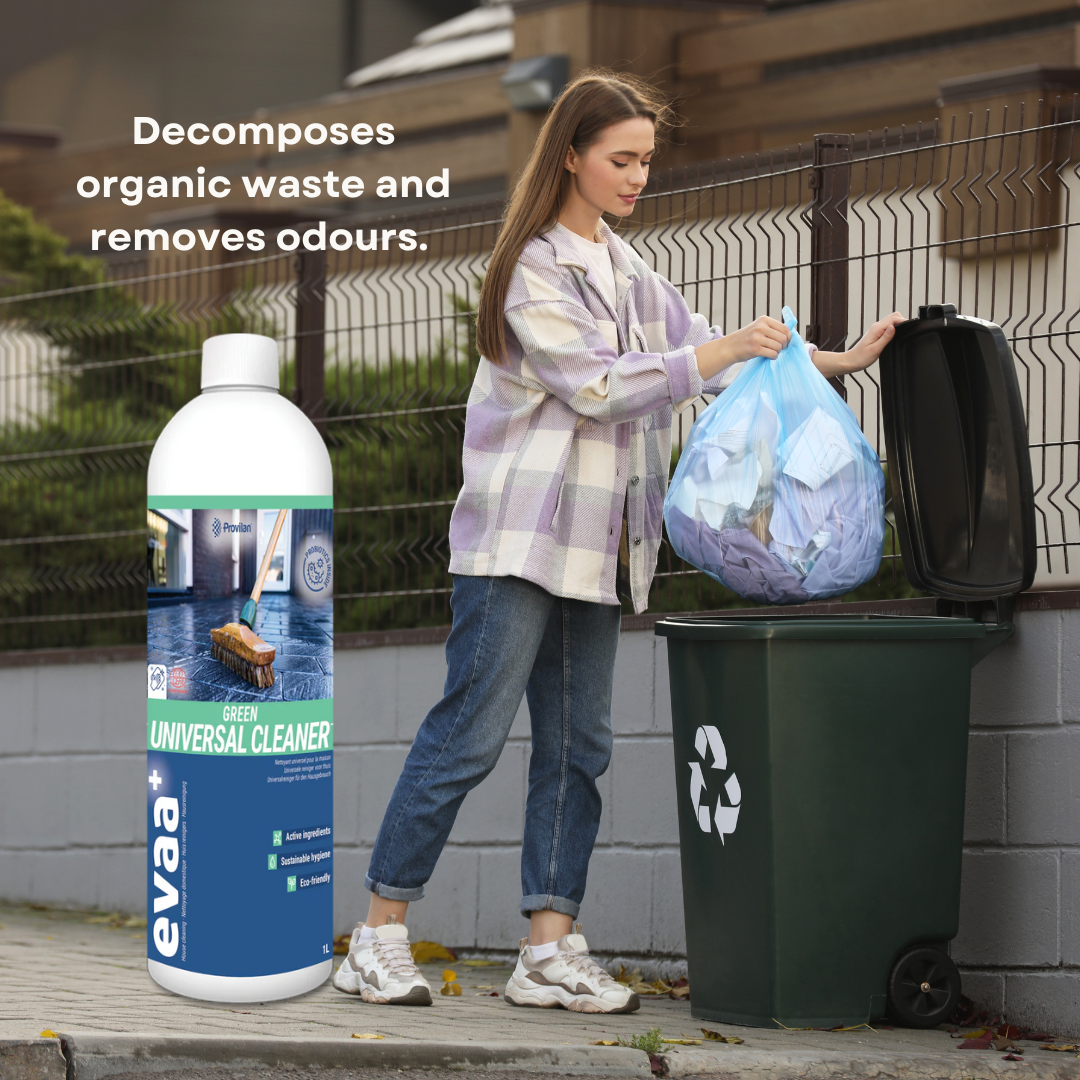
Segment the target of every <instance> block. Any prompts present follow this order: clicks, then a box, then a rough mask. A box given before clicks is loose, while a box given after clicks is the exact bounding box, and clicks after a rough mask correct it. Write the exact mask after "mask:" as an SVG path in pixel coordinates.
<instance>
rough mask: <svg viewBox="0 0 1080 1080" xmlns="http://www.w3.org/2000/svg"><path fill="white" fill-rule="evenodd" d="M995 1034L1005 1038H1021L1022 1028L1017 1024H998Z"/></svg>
mask: <svg viewBox="0 0 1080 1080" xmlns="http://www.w3.org/2000/svg"><path fill="white" fill-rule="evenodd" d="M994 1034H995V1035H1000V1036H1001V1037H1002V1038H1003V1039H1019V1038H1020V1029H1019V1028H1018V1027H1017V1026H1016V1025H1015V1024H998V1026H997V1027H996V1028H994Z"/></svg>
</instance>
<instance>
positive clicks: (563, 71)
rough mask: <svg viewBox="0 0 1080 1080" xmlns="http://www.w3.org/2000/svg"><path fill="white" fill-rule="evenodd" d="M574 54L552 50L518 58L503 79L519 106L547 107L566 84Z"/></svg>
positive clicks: (509, 95) (504, 87)
mask: <svg viewBox="0 0 1080 1080" xmlns="http://www.w3.org/2000/svg"><path fill="white" fill-rule="evenodd" d="M569 75H570V58H569V57H567V56H563V55H561V54H554V53H552V54H551V55H549V56H530V57H529V58H528V59H526V60H515V61H514V62H513V63H512V64H511V65H510V67H508V68H507V69H506V74H505V75H504V76H503V77H502V79H501V80H500V81H501V82H502V85H503V89H504V90H505V91H506V96H507V97H508V98H509V99H510V104H511V105H513V106H514V108H515V109H521V110H527V111H532V110H535V109H546V108H547V107H548V106H549V105H550V104H551V103H552V102H553V101H554V100H555V99H556V98H557V97H558V96H559V92H560V91H561V90H562V88H563V87H564V86H565V85H566V81H567V79H568V78H569Z"/></svg>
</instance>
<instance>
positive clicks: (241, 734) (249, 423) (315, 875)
mask: <svg viewBox="0 0 1080 1080" xmlns="http://www.w3.org/2000/svg"><path fill="white" fill-rule="evenodd" d="M278 386H279V377H278V346H277V343H276V342H275V341H274V340H273V339H272V338H268V337H262V336H259V335H255V334H225V335H221V336H219V337H212V338H209V339H207V340H206V342H205V343H204V345H203V357H202V393H201V394H200V395H199V396H198V397H197V398H195V399H194V400H192V401H191V402H189V403H188V404H187V405H185V406H184V407H183V408H182V409H181V410H180V411H179V412H178V413H177V414H176V416H175V417H173V419H172V420H171V421H170V422H169V423H168V425H167V426H166V427H165V429H164V431H163V432H162V433H161V436H160V438H159V439H158V441H157V443H156V445H155V446H154V450H153V453H152V455H151V457H150V465H149V470H148V475H147V520H148V530H149V532H148V536H149V542H148V592H149V596H150V599H149V602H148V607H149V610H148V656H147V698H148V700H147V748H148V749H147V763H148V769H147V796H148V798H147V838H148V841H147V859H148V873H147V900H148V909H147V923H148V928H147V969H148V971H149V973H150V975H151V977H152V978H153V979H154V980H155V981H156V982H157V983H159V984H160V985H161V986H163V987H165V988H166V989H168V990H171V991H174V992H175V993H179V994H183V995H186V996H189V997H195V998H201V999H204V1000H210V1001H230V1002H247V1001H268V1000H274V999H279V998H285V997H291V996H293V995H296V994H300V993H304V992H305V991H308V990H310V989H312V988H313V987H315V986H318V985H319V984H320V983H322V982H323V981H324V980H325V979H326V978H327V977H328V976H329V974H330V970H331V963H332V919H333V904H332V896H333V882H332V876H333V857H332V851H333V848H332V840H333V833H332V827H333V823H332V806H333V779H332V754H333V749H332V748H333V711H332V710H333V702H332V678H333V676H332V672H333V667H332V656H333V652H332V649H333V623H332V600H331V596H332V578H331V575H332V557H331V552H332V522H331V514H332V510H331V507H332V491H333V485H332V473H331V465H330V456H329V454H328V453H327V450H326V446H325V445H324V443H323V440H322V438H321V437H320V435H319V432H318V431H317V429H316V428H315V426H314V425H313V424H312V423H311V421H310V420H308V418H307V417H306V416H305V415H304V414H303V413H302V412H301V411H300V410H299V409H297V408H296V407H295V406H294V405H293V404H291V403H290V402H289V401H288V400H287V399H286V398H284V397H282V396H281V395H280V394H279V393H278ZM281 511H286V514H285V516H284V517H283V519H282V520H283V525H282V527H281V529H280V534H279V535H278V536H277V538H276V540H275V546H274V550H273V552H272V553H271V558H270V560H269V563H268V567H269V569H268V573H267V579H268V584H267V585H266V586H264V591H263V592H262V594H261V596H260V597H259V600H258V605H257V614H256V616H255V619H254V625H253V630H254V633H255V634H258V635H259V636H260V637H261V638H263V639H264V640H265V641H266V642H267V643H268V644H270V645H273V646H274V649H275V655H274V662H273V665H272V667H273V684H272V685H271V686H270V687H268V688H267V687H260V686H258V685H252V683H251V682H250V681H248V680H247V679H242V678H241V677H240V675H239V674H237V673H236V672H234V671H232V670H229V668H228V667H227V665H226V663H224V662H222V660H221V659H220V658H215V657H214V656H212V655H211V647H212V642H211V638H210V636H209V633H208V627H209V626H211V625H212V626H213V627H215V628H216V627H219V626H221V625H223V624H225V623H235V622H236V620H237V619H238V618H239V617H240V612H241V608H242V605H243V604H244V601H245V600H247V599H248V595H249V593H250V592H251V588H252V585H253V582H254V579H256V578H257V576H258V571H257V569H256V567H258V566H260V565H261V563H262V561H263V557H264V556H265V551H264V550H262V549H264V548H265V547H266V546H269V541H270V539H271V537H272V535H273V530H272V529H271V527H270V526H271V525H272V524H273V523H275V522H276V521H277V518H278V516H279V514H280V512H281ZM264 526H265V527H264ZM249 670H250V669H249Z"/></svg>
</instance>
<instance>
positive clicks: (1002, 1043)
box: [990, 1035, 1024, 1054]
mask: <svg viewBox="0 0 1080 1080" xmlns="http://www.w3.org/2000/svg"><path fill="white" fill-rule="evenodd" d="M990 1042H991V1044H992V1045H993V1047H994V1049H995V1050H1015V1051H1016V1053H1018V1054H1022V1053H1023V1052H1024V1051H1023V1050H1021V1049H1020V1047H1019V1046H1017V1045H1016V1043H1014V1042H1013V1041H1012V1039H1006V1038H1005V1037H1004V1036H1003V1035H999V1036H998V1037H997V1038H996V1039H991V1040H990Z"/></svg>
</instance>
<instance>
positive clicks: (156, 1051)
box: [0, 905, 1080, 1080]
mask: <svg viewBox="0 0 1080 1080" xmlns="http://www.w3.org/2000/svg"><path fill="white" fill-rule="evenodd" d="M88 918H89V916H88V915H87V914H86V913H77V912H60V911H39V910H33V909H30V908H25V907H22V908H20V907H12V906H3V905H0V1077H2V1078H3V1080H30V1078H33V1080H53V1078H57V1080H58V1078H61V1077H67V1078H68V1080H99V1078H100V1080H104V1078H105V1077H110V1076H117V1075H120V1074H124V1073H140V1074H143V1075H151V1074H162V1073H167V1072H168V1071H170V1070H176V1069H180V1068H197V1067H203V1066H214V1065H216V1066H221V1065H234V1066H240V1065H248V1066H250V1065H266V1066H282V1067H292V1068H302V1069H304V1070H305V1071H307V1070H309V1069H311V1068H313V1067H320V1066H321V1067H323V1068H327V1069H331V1068H333V1069H341V1068H388V1069H408V1068H427V1069H431V1068H440V1067H441V1068H451V1069H458V1070H464V1071H465V1072H467V1073H476V1074H482V1073H483V1072H485V1071H488V1070H493V1069H494V1070H498V1069H509V1068H514V1069H516V1070H518V1071H520V1072H534V1073H548V1074H552V1073H557V1074H561V1075H564V1076H572V1075H593V1076H600V1075H603V1076H642V1077H648V1076H650V1075H653V1070H655V1069H656V1068H662V1069H663V1070H665V1074H666V1075H669V1076H672V1077H680V1076H702V1077H708V1076H715V1077H720V1076H723V1077H731V1078H735V1077H738V1078H740V1080H743V1078H745V1080H795V1078H798V1077H810V1076H813V1077H815V1078H818V1077H820V1078H825V1077H829V1078H834V1077H835V1078H838V1080H846V1078H856V1077H858V1078H867V1077H880V1078H883V1080H884V1078H894V1077H895V1078H897V1080H907V1078H912V1080H914V1078H919V1080H922V1078H949V1080H963V1078H973V1080H982V1078H987V1080H989V1078H992V1077H1000V1076H1003V1075H1005V1074H1017V1075H1020V1076H1024V1077H1032V1078H1035V1080H1080V1058H1077V1057H1076V1056H1074V1055H1072V1054H1063V1053H1052V1052H1049V1051H1043V1050H1039V1049H1038V1047H1037V1044H1034V1043H1030V1044H1027V1046H1026V1048H1025V1053H1024V1060H1023V1061H1022V1062H1010V1061H1005V1060H1004V1057H1003V1055H1001V1054H998V1053H996V1052H995V1051H992V1050H989V1051H973V1050H964V1051H962V1050H960V1049H959V1042H958V1041H957V1040H955V1039H953V1038H951V1037H950V1035H949V1034H948V1033H947V1032H945V1031H940V1030H934V1031H909V1030H900V1029H897V1030H887V1029H878V1030H867V1029H861V1030H858V1031H852V1032H817V1031H809V1032H796V1031H782V1030H779V1029H777V1030H775V1031H774V1030H766V1029H762V1028H739V1027H733V1026H729V1025H718V1024H711V1023H709V1024H705V1025H703V1024H702V1023H701V1022H699V1021H696V1020H694V1019H693V1018H692V1017H691V1015H690V1006H689V1004H688V1003H686V1002H676V1001H671V1000H670V999H668V998H651V999H650V998H643V999H642V1007H641V1009H640V1011H639V1012H637V1013H634V1014H631V1015H629V1016H600V1017H590V1016H582V1015H580V1014H574V1013H568V1012H565V1011H562V1010H529V1009H515V1008H513V1007H511V1006H508V1005H507V1004H506V1003H505V1001H504V1000H503V998H502V996H501V994H502V988H503V986H504V985H505V982H506V979H507V978H508V976H509V973H510V972H509V969H508V968H506V967H467V966H465V965H464V964H462V963H460V962H459V963H456V964H450V965H444V964H435V965H429V966H428V967H426V968H425V974H426V975H427V976H428V979H429V981H430V982H431V983H432V984H433V986H434V987H436V988H438V986H439V985H441V974H442V970H443V968H444V967H445V966H449V967H452V968H453V969H454V970H455V971H456V972H457V974H458V980H459V982H460V983H461V985H462V988H463V993H462V995H461V996H460V997H442V996H439V995H436V997H435V1003H434V1005H433V1006H432V1007H431V1008H400V1007H399V1008H394V1007H388V1006H372V1005H366V1004H363V1003H362V1002H360V1001H359V1000H358V999H355V998H352V997H349V996H346V995H343V994H340V993H338V992H337V991H336V990H334V989H333V987H332V986H331V985H330V983H329V982H327V983H326V984H324V985H323V986H321V987H319V988H318V989H317V990H314V991H312V992H311V993H310V994H306V995H304V996H303V997H299V998H295V999H293V1000H290V1001H281V1002H269V1003H267V1004H254V1005H234V1006H227V1005H220V1004H214V1003H209V1002H199V1001H191V1000H189V999H186V998H181V997H176V996H174V995H172V994H169V993H167V992H166V991H164V990H162V989H161V988H160V987H158V986H157V985H156V984H155V983H154V982H152V981H151V979H150V978H149V976H148V975H147V974H146V969H145V930H138V929H134V928H131V927H124V926H110V925H107V924H106V925H103V924H98V923H90V922H88V921H87V919H88ZM266 946H267V943H266V942H260V941H252V942H251V947H252V948H253V949H255V948H259V949H262V948H265V947H266ZM338 959H339V958H338ZM335 962H336V961H335ZM493 989H494V990H496V991H497V992H498V993H499V994H500V996H499V997H491V996H488V995H490V994H491V992H492V990H493ZM702 1026H707V1027H710V1028H714V1029H716V1030H720V1031H722V1032H723V1033H724V1034H726V1035H738V1036H739V1037H740V1038H742V1039H743V1040H744V1042H743V1043H742V1044H741V1045H717V1044H713V1045H711V1046H710V1045H708V1044H705V1045H703V1046H700V1047H698V1046H677V1045H671V1044H668V1045H667V1046H666V1047H665V1050H664V1053H663V1054H662V1055H661V1057H662V1060H661V1061H658V1062H653V1063H652V1065H651V1066H650V1061H649V1057H648V1055H647V1054H645V1053H643V1052H641V1051H638V1050H631V1049H628V1048H625V1047H621V1046H613V1047H607V1046H600V1045H594V1044H596V1043H598V1042H599V1041H601V1040H617V1039H620V1038H621V1039H626V1040H628V1039H629V1038H630V1037H631V1036H633V1035H640V1034H643V1033H645V1032H646V1031H648V1030H649V1029H650V1028H657V1027H658V1028H660V1029H661V1032H662V1033H663V1035H664V1037H666V1038H680V1037H684V1036H685V1037H700V1034H701V1033H700V1029H701V1027H702ZM45 1030H51V1031H53V1032H56V1033H57V1035H58V1036H59V1037H60V1038H57V1039H51V1038H42V1037H41V1034H40V1033H41V1032H42V1031H45ZM353 1035H380V1036H382V1038H380V1039H354V1038H353ZM62 1050H63V1051H64V1052H62ZM65 1054H66V1056H65Z"/></svg>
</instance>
